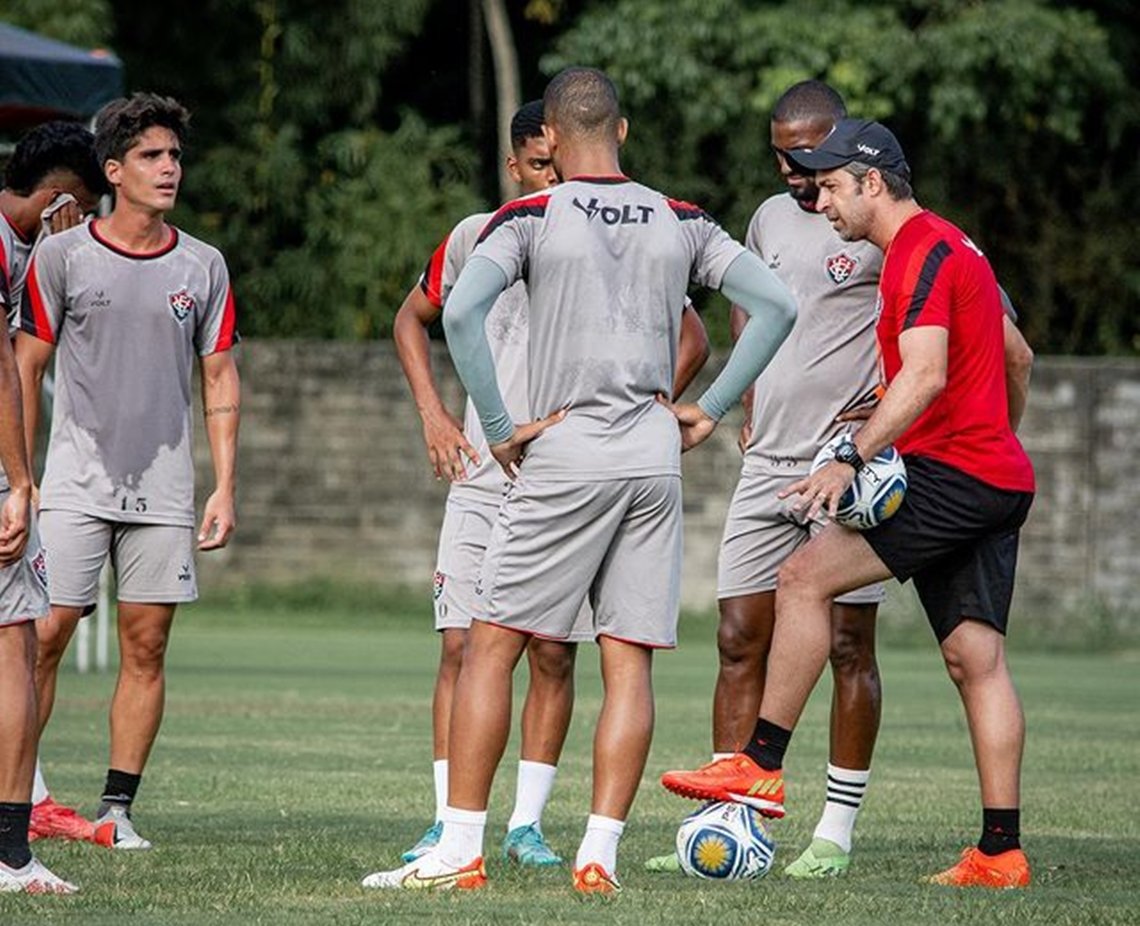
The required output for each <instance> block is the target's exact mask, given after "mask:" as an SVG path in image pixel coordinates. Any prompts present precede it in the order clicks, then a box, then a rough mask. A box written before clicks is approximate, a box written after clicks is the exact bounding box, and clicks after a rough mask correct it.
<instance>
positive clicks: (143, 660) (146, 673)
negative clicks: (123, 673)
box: [120, 631, 169, 679]
mask: <svg viewBox="0 0 1140 926" xmlns="http://www.w3.org/2000/svg"><path fill="white" fill-rule="evenodd" d="M168 640H169V637H168V636H167V635H166V634H165V633H159V632H156V631H155V632H147V633H139V634H134V635H132V636H130V637H128V638H126V639H124V640H123V641H122V644H121V647H120V649H121V661H122V665H123V667H124V668H125V669H127V670H129V671H130V672H131V674H132V675H135V676H136V677H140V678H149V679H153V678H157V677H158V676H160V675H161V674H162V671H163V666H164V665H165V663H166V645H167V642H168Z"/></svg>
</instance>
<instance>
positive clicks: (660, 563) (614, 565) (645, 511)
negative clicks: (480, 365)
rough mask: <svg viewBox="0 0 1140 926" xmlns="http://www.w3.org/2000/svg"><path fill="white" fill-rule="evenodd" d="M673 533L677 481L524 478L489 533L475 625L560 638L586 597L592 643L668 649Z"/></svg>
mask: <svg viewBox="0 0 1140 926" xmlns="http://www.w3.org/2000/svg"><path fill="white" fill-rule="evenodd" d="M681 526H682V525H681V478H680V476H647V477H642V478H633V479H617V480H609V481H603V482H559V481H546V480H537V479H527V478H526V476H525V474H524V475H523V477H522V478H521V479H520V480H519V481H518V482H516V483H514V484H513V485H512V486H511V488H510V490H509V491H508V493H507V498H506V501H505V502H504V503H503V507H502V508H501V509H500V510H499V514H498V518H497V519H496V521H495V528H494V530H493V531H492V533H491V539H490V543H489V545H488V548H487V556H486V559H485V560H484V562H483V571H482V575H481V577H480V586H479V588H477V590H476V591H477V594H479V595H480V597H481V598H482V601H483V609H482V611H481V612H480V613H479V614H477V615H476V619H477V620H484V621H487V622H488V623H492V624H496V625H499V626H502V627H506V628H508V629H510V630H517V631H519V632H521V633H526V634H532V635H534V636H540V637H545V638H549V639H555V640H566V639H569V636H570V634H571V633H572V631H573V628H574V625H575V620H576V618H577V615H578V611H579V608H580V607H581V605H582V601H583V600H584V599H586V598H588V599H589V601H590V604H591V606H592V607H593V612H594V633H595V635H596V636H607V637H611V638H613V639H616V640H621V641H624V642H628V643H636V644H639V645H641V646H649V647H666V648H669V647H673V646H676V643H677V616H678V613H679V610H680V599H681V543H682V536H681Z"/></svg>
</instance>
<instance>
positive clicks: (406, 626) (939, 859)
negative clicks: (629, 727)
mask: <svg viewBox="0 0 1140 926" xmlns="http://www.w3.org/2000/svg"><path fill="white" fill-rule="evenodd" d="M428 620H429V618H428V614H427V609H426V607H425V606H424V603H423V602H422V601H420V600H419V599H417V598H414V597H408V596H395V597H388V598H385V599H383V600H382V601H380V602H379V603H378V602H377V599H376V597H375V595H374V594H373V593H367V594H366V593H364V592H361V591H352V590H349V591H347V592H346V591H345V590H343V589H333V588H329V587H324V588H322V587H320V586H313V587H309V588H308V589H307V590H299V591H294V592H291V593H289V594H287V595H281V594H271V593H267V592H265V591H264V590H252V591H249V592H247V593H245V594H244V595H243V596H242V597H241V599H240V600H239V601H238V603H237V604H236V605H234V606H229V605H226V604H224V603H222V602H217V601H215V602H213V603H209V604H203V605H198V606H195V607H193V608H187V609H186V610H185V612H184V613H183V614H181V615H180V617H179V619H178V622H177V625H176V628H175V637H174V641H173V644H172V647H171V653H170V679H169V691H168V701H167V715H166V721H165V724H164V727H163V731H162V735H161V737H160V739H159V742H158V745H157V747H156V749H155V752H154V754H153V756H152V758H151V762H150V766H149V768H148V770H147V775H146V779H145V781H144V783H143V786H142V791H141V793H140V798H139V801H138V806H137V810H136V822H137V823H138V826H139V828H140V830H141V831H142V832H143V834H144V835H146V836H148V837H149V838H150V839H152V840H153V841H154V842H155V843H156V845H157V848H156V849H155V850H153V851H152V852H150V853H142V854H128V853H112V852H108V851H106V850H101V849H96V848H95V847H92V846H78V845H65V844H60V843H49V844H41V847H40V849H39V852H40V854H41V855H42V857H43V858H44V860H45V861H46V862H47V863H48V864H49V865H50V866H51V867H53V868H54V869H55V870H56V871H57V872H59V873H60V874H63V875H65V876H67V877H69V878H72V879H74V880H75V881H77V882H79V883H80V884H81V885H82V888H83V893H82V894H80V895H77V896H76V897H70V898H28V897H14V896H0V923H3V924H5V926H7V924H13V926H15V924H23V923H35V924H40V923H52V922H60V921H67V922H75V923H83V924H94V923H116V924H117V923H121V922H122V921H123V918H124V917H126V916H129V917H131V918H132V920H133V921H134V922H138V923H164V924H166V923H179V924H212V923H242V924H246V923H271V924H274V926H283V924H292V923H337V924H352V923H369V924H372V923H377V922H385V923H387V922H407V923H435V922H447V923H454V924H464V923H487V924H491V923H494V924H503V923H544V924H545V923H551V922H557V923H559V924H566V923H607V924H636V926H651V924H657V923H662V924H666V923H667V924H673V923H700V924H705V923H713V922H739V923H744V922H748V923H763V924H765V926H785V924H786V926H790V924H808V923H835V924H839V923H843V924H868V926H870V924H882V923H900V924H903V923H905V924H912V923H918V922H929V923H975V922H977V923H987V924H989V923H997V924H1002V923H1033V924H1038V923H1045V924H1077V923H1081V924H1084V923H1088V924H1094V923H1095V924H1109V923H1120V924H1124V923H1135V922H1137V920H1138V915H1137V912H1136V910H1135V904H1136V902H1137V898H1138V897H1140V876H1138V874H1137V864H1136V860H1137V858H1138V857H1140V814H1137V812H1136V803H1135V788H1136V786H1137V782H1138V781H1140V747H1138V746H1137V741H1138V738H1137V734H1138V733H1140V721H1138V719H1137V711H1136V703H1137V702H1136V694H1137V685H1136V678H1137V673H1138V668H1140V655H1138V654H1137V653H1136V652H1134V651H1123V652H1120V651H1118V652H1113V653H1104V654H1090V653H1076V654H1058V653H1048V652H1033V651H1027V652H1020V651H1015V653H1014V655H1013V656H1012V658H1011V661H1012V664H1013V670H1014V673H1015V677H1016V679H1017V682H1018V684H1019V687H1020V690H1021V693H1022V695H1023V698H1024V701H1025V705H1026V711H1027V714H1028V723H1029V741H1028V746H1027V754H1026V762H1025V797H1024V812H1023V817H1024V824H1023V825H1024V841H1025V844H1026V847H1027V850H1028V852H1029V854H1030V856H1031V858H1032V860H1033V863H1034V875H1035V883H1034V886H1033V888H1032V889H1031V890H1029V891H1026V892H1011V893H1000V894H995V893H986V892H981V893H979V892H956V891H953V890H948V889H941V888H933V887H928V886H923V885H920V884H918V882H917V879H918V878H919V877H920V876H921V875H923V874H926V873H928V872H931V871H934V870H936V869H938V868H940V867H944V866H945V865H947V864H949V863H950V862H951V861H953V859H954V857H955V856H956V854H957V852H958V850H959V849H960V848H961V847H962V846H963V845H966V844H967V843H969V842H971V841H972V840H973V839H974V838H976V835H977V834H976V830H977V827H978V825H979V821H980V811H979V809H978V806H977V789H976V781H975V777H974V772H973V770H972V763H971V760H970V754H969V745H968V741H967V737H966V731H965V726H964V723H963V719H962V714H961V709H960V707H959V705H958V702H957V698H956V696H955V695H954V693H953V690H952V688H951V686H950V683H949V682H948V681H947V680H946V678H945V673H944V672H943V670H942V668H941V665H940V662H939V660H938V656H937V652H936V650H935V647H934V645H933V643H931V642H929V641H928V642H926V643H925V644H924V645H922V646H917V647H912V648H891V647H890V646H888V647H887V648H886V649H885V650H884V651H883V652H882V654H881V662H882V668H883V675H884V680H885V707H884V716H883V726H882V732H881V735H880V739H879V747H878V752H877V755H876V761H875V767H874V773H873V777H872V782H871V789H870V793H869V797H868V799H867V802H866V805H865V808H864V811H863V814H862V816H861V818H860V822H859V827H858V831H857V844H856V849H857V854H856V856H855V862H854V865H853V867H852V870H851V873H850V875H849V877H848V878H846V879H845V880H841V881H836V882H831V883H821V884H806V885H805V884H798V883H794V882H788V881H786V880H784V879H782V878H780V877H779V876H777V875H773V876H772V877H769V878H768V879H766V880H763V881H760V882H755V883H752V884H725V885H715V884H708V883H701V882H698V881H694V880H690V879H685V878H683V877H680V876H660V875H657V876H653V875H648V874H645V873H643V872H642V871H641V862H642V861H643V860H644V859H645V858H647V857H648V856H650V855H655V854H658V853H659V852H661V851H663V850H665V849H667V848H668V847H669V846H670V845H671V840H672V836H673V832H674V830H675V828H676V824H677V821H678V819H679V818H680V816H681V815H682V814H683V813H684V812H686V811H687V810H688V809H691V807H692V806H693V805H691V804H689V803H687V802H684V801H681V800H679V799H677V798H675V797H673V796H671V795H669V794H667V793H665V792H664V791H662V790H661V789H660V788H659V787H658V786H657V785H656V784H655V778H656V775H657V774H658V773H660V771H662V770H663V769H665V768H670V767H676V766H687V765H691V764H692V763H694V762H696V761H700V760H702V759H703V758H704V756H705V755H706V753H707V750H708V728H707V724H708V714H709V705H708V699H709V695H710V692H711V687H712V679H713V672H714V653H713V639H714V625H713V623H712V622H711V621H709V620H708V619H704V618H690V619H687V620H686V621H685V622H684V624H683V634H682V638H683V642H682V647H681V649H680V650H679V651H678V652H677V653H673V654H663V655H661V656H659V657H658V661H657V691H658V708H659V713H658V726H657V736H656V739H655V743H654V748H653V753H652V755H651V757H650V761H649V769H648V771H647V775H646V780H645V782H644V784H643V787H642V790H641V792H640V794H639V796H638V800H637V803H636V804H635V806H634V811H633V815H632V817H631V820H630V825H629V827H628V829H627V835H626V838H625V839H624V841H623V843H622V849H621V867H620V871H621V875H622V878H623V881H624V883H625V886H626V891H625V893H624V894H623V895H622V896H621V897H620V898H618V899H617V900H616V901H615V902H611V903H599V902H583V901H582V900H580V899H579V898H577V897H576V896H574V895H573V894H572V892H571V891H570V889H569V883H568V881H569V876H568V873H567V871H566V870H565V869H560V870H556V871H544V872H533V873H531V872H528V873H519V872H516V871H510V870H507V869H505V868H504V867H503V866H502V865H501V864H500V863H499V862H498V861H497V859H496V860H494V861H492V862H491V863H490V865H489V874H490V875H491V877H492V879H493V880H492V885H491V887H490V889H489V890H487V891H485V892H482V893H481V894H477V895H462V896H460V895H450V896H449V895H440V896H420V895H414V896H412V895H402V894H396V895H389V894H376V893H367V894H366V893H365V892H364V891H363V890H362V889H360V888H359V887H358V882H359V879H360V878H361V877H362V876H363V875H364V874H366V873H368V872H369V871H373V870H375V869H377V868H381V867H391V866H393V865H394V864H395V863H396V861H397V856H398V853H399V851H400V850H402V849H403V848H405V847H406V846H407V845H408V844H410V843H411V842H413V841H414V840H415V839H416V838H417V837H418V836H419V834H420V832H421V831H422V829H423V827H424V826H425V825H426V823H427V822H429V818H430V815H431V811H432V797H431V780H430V768H429V763H430V759H431V756H430V740H429V732H428V726H427V724H428V707H429V699H430V692H431V683H432V676H433V671H434V663H435V657H436V645H437V641H436V639H435V637H434V635H433V634H432V633H430V632H429V631H428V629H427V626H428ZM112 684H113V679H112V678H111V677H109V676H79V675H76V674H74V673H70V672H69V673H68V674H66V675H64V676H63V677H62V678H61V683H60V697H59V701H58V704H57V708H56V716H55V718H54V719H53V721H52V725H51V727H49V730H48V735H47V737H46V740H45V742H44V745H43V752H44V756H45V760H46V763H47V768H48V775H49V782H50V783H51V784H52V785H53V787H54V789H55V793H56V795H57V797H58V798H59V799H61V800H66V801H69V802H73V803H78V804H80V806H81V808H82V809H83V810H85V811H87V812H88V813H90V812H91V811H92V810H93V809H94V800H95V796H96V795H97V794H98V790H99V787H100V785H101V784H102V773H103V769H104V768H105V761H106V758H105V757H106V739H107V737H106V706H107V700H108V698H109V696H110V690H111V686H112ZM827 698H828V691H827V687H826V685H825V686H823V687H822V688H821V690H820V691H819V692H817V693H816V696H815V698H814V699H813V701H812V703H811V705H810V707H809V711H808V714H807V716H806V718H805V720H804V722H803V724H802V725H801V727H800V730H799V731H798V732H797V734H796V738H795V741H794V743H793V747H792V750H791V753H790V761H789V765H788V773H789V776H790V780H791V782H792V785H791V792H790V798H789V805H788V806H789V813H790V816H789V818H788V819H787V820H786V821H783V822H780V823H777V824H775V825H774V827H773V831H774V835H775V837H776V839H777V841H778V843H779V845H780V849H779V851H778V855H777V863H778V864H779V863H782V862H786V861H787V860H788V859H790V858H791V857H792V856H793V854H794V853H795V852H796V851H798V849H799V848H800V847H802V846H803V845H804V844H805V843H806V841H807V839H808V838H809V836H810V831H811V828H812V826H813V825H814V823H815V818H816V815H817V813H818V810H819V807H820V804H821V802H822V791H823V787H822V785H823V782H822V768H823V763H824V762H825V761H826V729H825V724H826V711H827ZM599 699H600V686H599V682H598V676H597V668H596V664H595V659H594V658H593V654H592V652H591V651H590V650H589V649H584V650H583V651H582V654H581V667H580V682H579V703H578V710H577V713H576V716H575V719H574V725H573V728H572V730H571V733H570V738H569V741H568V743H567V747H566V751H565V755H564V760H563V763H562V768H561V771H560V774H559V779H558V782H557V783H556V785H555V791H554V796H553V799H552V801H551V804H550V806H549V809H548V811H547V816H546V819H545V829H546V831H547V834H548V836H549V837H550V839H551V841H552V843H553V844H554V845H555V846H556V847H557V848H559V849H561V850H563V852H564V853H567V854H570V855H572V854H573V851H574V849H575V847H576V845H577V842H578V839H579V838H580V836H581V830H582V827H583V824H584V821H585V815H586V813H587V811H588V799H589V774H590V769H589V754H590V753H589V743H590V736H591V731H592V723H593V720H594V718H595V716H596V713H597V709H598V705H599ZM516 750H517V745H516V743H515V742H514V741H512V743H511V745H510V746H509V747H508V758H507V760H506V761H505V762H504V765H503V767H502V770H501V772H500V775H499V778H498V781H497V783H496V787H495V792H494V794H493V796H492V805H491V823H490V826H489V839H488V845H489V848H490V849H492V850H493V849H494V848H496V841H497V840H498V839H499V838H500V837H501V833H502V829H503V827H504V825H505V822H506V817H507V815H508V813H509V810H510V802H511V797H512V791H511V789H512V788H513V783H514V774H513V767H512V766H513V757H514V756H515V755H517V751H516Z"/></svg>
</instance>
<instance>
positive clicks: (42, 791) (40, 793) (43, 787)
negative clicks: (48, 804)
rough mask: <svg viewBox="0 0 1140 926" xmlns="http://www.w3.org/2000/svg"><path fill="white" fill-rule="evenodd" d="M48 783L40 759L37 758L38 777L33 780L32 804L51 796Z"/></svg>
mask: <svg viewBox="0 0 1140 926" xmlns="http://www.w3.org/2000/svg"><path fill="white" fill-rule="evenodd" d="M49 796H50V795H49V793H48V787H47V783H46V782H45V781H44V770H43V769H42V768H41V767H40V760H39V759H36V777H35V779H34V780H33V781H32V804H33V805H35V804H39V803H41V802H42V801H46V800H47V799H48V797H49Z"/></svg>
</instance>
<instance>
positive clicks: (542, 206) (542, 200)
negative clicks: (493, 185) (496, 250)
mask: <svg viewBox="0 0 1140 926" xmlns="http://www.w3.org/2000/svg"><path fill="white" fill-rule="evenodd" d="M548 202H550V195H549V194H547V195H545V196H526V197H524V198H523V199H513V200H511V201H510V202H509V203H506V204H505V205H504V206H502V207H501V208H500V209H499V211H498V212H496V213H495V214H494V215H493V216H491V218H490V220H489V221H488V222H487V224H486V225H484V226H483V230H482V231H481V232H479V238H478V239H477V240H476V242H475V243H476V244H477V245H478V244H481V243H482V242H483V241H484V240H486V238H487V236H488V235H490V234H491V232H493V231H494V230H495V229H496V228H498V227H499V226H500V225H503V224H504V223H506V222H510V221H511V220H512V219H520V218H524V217H526V216H533V217H534V218H539V219H541V218H542V217H543V216H544V215H546V204H547V203H548Z"/></svg>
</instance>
